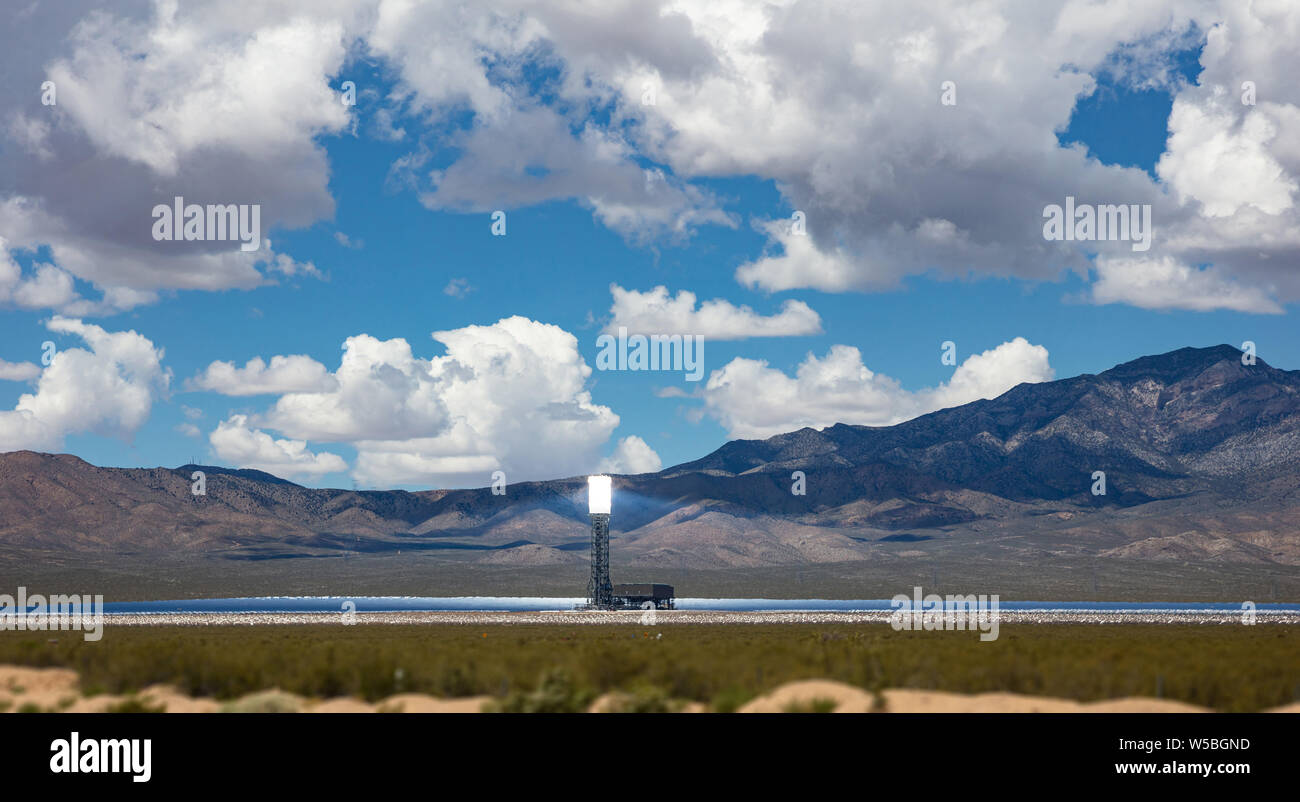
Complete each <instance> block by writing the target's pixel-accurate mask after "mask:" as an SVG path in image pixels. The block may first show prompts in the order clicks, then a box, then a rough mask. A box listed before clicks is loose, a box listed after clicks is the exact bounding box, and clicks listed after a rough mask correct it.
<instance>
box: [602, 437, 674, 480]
mask: <svg viewBox="0 0 1300 802" xmlns="http://www.w3.org/2000/svg"><path fill="white" fill-rule="evenodd" d="M663 466H664V464H663V461H662V460H661V459H659V455H658V454H657V453H655V450H654V449H653V448H651V447H650V446H649V444H647V443H646V441H644V440H642V439H641V438H640V437H637V436H636V435H629V436H628V437H624V438H623V439H622V440H619V441H618V446H616V447H615V448H614V453H613V454H610V455H609V456H608V457H606V458H605V459H603V460H601V461H600V465H599V466H598V467H597V470H598V471H600V472H602V473H626V474H636V473H654V472H655V471H658V470H659V469H660V468H662V467H663Z"/></svg>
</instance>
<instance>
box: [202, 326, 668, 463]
mask: <svg viewBox="0 0 1300 802" xmlns="http://www.w3.org/2000/svg"><path fill="white" fill-rule="evenodd" d="M432 337H433V339H434V340H435V341H436V342H438V343H440V344H441V345H442V346H443V348H444V349H445V354H444V355H443V356H433V357H428V358H422V357H417V356H416V355H415V354H414V353H413V352H412V348H411V345H410V344H409V343H408V342H406V340H404V339H401V338H394V339H391V340H379V339H377V338H375V337H371V336H369V335H365V334H359V335H356V336H353V337H349V338H348V339H347V340H346V341H345V342H344V345H343V357H342V360H341V362H340V365H339V367H338V369H337V370H336V371H334V373H333V374H329V375H330V378H331V379H332V382H333V385H332V387H331V388H330V389H328V390H321V391H315V392H288V393H284V394H282V395H280V396H279V398H277V399H276V401H275V402H274V403H273V404H272V405H271V406H270V408H269V409H267V410H266V411H264V412H262V413H260V414H256V415H249V416H248V417H247V419H246V420H245V421H243V422H242V423H240V424H239V426H238V427H235V426H233V425H232V426H231V427H228V428H230V429H232V430H233V429H236V428H238V429H241V430H244V429H247V430H250V431H252V430H254V429H256V430H259V431H260V430H266V431H274V432H278V433H280V434H282V435H284V436H286V437H288V438H289V439H290V440H291V441H301V442H303V443H308V442H312V443H317V442H319V443H347V444H350V445H352V446H353V447H355V448H356V450H357V459H356V463H355V466H354V468H353V471H352V475H353V477H354V478H356V479H358V480H360V481H363V482H365V483H367V484H376V485H393V484H414V485H437V486H483V485H486V484H488V483H489V482H490V481H491V474H492V472H493V471H496V470H503V471H505V472H506V475H507V476H508V477H509V481H511V482H515V481H524V480H528V479H542V478H552V477H555V476H564V475H575V474H580V473H585V472H588V471H590V470H592V469H593V468H594V467H595V466H596V465H597V464H598V463H599V462H600V459H601V457H600V451H601V450H602V448H603V447H604V445H605V444H606V443H607V442H608V440H609V438H610V435H611V434H612V433H613V431H614V429H615V428H616V427H617V426H618V422H619V418H618V416H617V415H616V414H614V412H613V411H612V410H611V409H609V408H608V407H605V406H601V405H598V404H595V403H594V402H593V401H592V399H591V394H590V392H589V391H588V390H587V388H586V383H587V380H588V379H589V377H590V376H591V368H590V367H589V366H588V365H587V364H586V363H585V362H584V361H583V359H582V357H581V355H580V354H579V352H578V342H577V339H576V338H575V337H574V336H573V335H572V334H570V333H568V332H566V331H564V330H563V329H561V328H559V327H558V326H553V325H549V324H545V323H539V322H537V321H534V320H530V319H528V318H524V317H518V316H516V317H509V318H505V319H502V320H500V321H498V322H496V323H494V324H492V325H488V326H466V327H464V328H460V329H453V330H449V331H439V332H434V333H433V335H432ZM271 364H272V366H274V364H275V360H274V359H272V363H271ZM232 420H233V418H232ZM239 434H240V436H241V438H242V439H241V442H242V441H245V440H249V439H250V438H251V437H252V436H251V435H248V434H244V433H243V432H242V431H241V432H239ZM268 436H269V435H268ZM257 439H258V441H259V442H260V443H261V446H259V453H261V452H262V451H264V450H265V441H264V440H261V438H257ZM640 445H641V446H644V443H641V444H640ZM615 454H616V458H618V459H621V460H622V461H623V462H622V464H627V465H628V466H630V467H631V468H636V469H642V468H645V467H646V466H647V465H649V464H650V460H651V456H652V455H653V452H652V451H650V450H649V448H648V447H644V448H642V447H639V446H638V445H637V444H636V443H624V444H620V446H619V447H618V448H616V450H615Z"/></svg>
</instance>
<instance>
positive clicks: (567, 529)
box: [0, 346, 1300, 567]
mask: <svg viewBox="0 0 1300 802" xmlns="http://www.w3.org/2000/svg"><path fill="white" fill-rule="evenodd" d="M194 470H203V471H204V472H205V473H206V474H207V480H206V485H207V487H206V490H207V492H206V495H204V496H194V495H192V494H191V492H190V484H191V482H190V474H191V472H192V471H194ZM796 471H800V472H803V475H804V484H805V486H806V493H805V494H803V495H799V494H796V493H794V492H792V487H793V486H794V484H795V477H794V474H795V472H796ZM1096 471H1102V472H1104V473H1105V481H1106V493H1105V495H1094V494H1093V493H1092V492H1091V491H1092V488H1093V486H1094V483H1095V481H1094V478H1093V477H1094V472H1096ZM615 485H616V488H617V489H616V492H615V502H614V516H613V521H612V527H613V531H614V537H615V541H614V557H615V560H616V561H622V562H623V563H629V564H636V563H642V564H657V565H675V566H681V567H708V566H713V567H717V566H762V565H798V564H806V563H818V562H840V561H849V560H855V559H906V557H907V556H908V555H910V554H924V553H931V552H935V551H942V550H948V551H949V552H951V553H960V552H961V550H962V549H968V550H971V552H972V553H975V552H977V551H978V552H979V553H989V552H991V551H997V550H1008V549H1009V550H1013V551H1015V552H1016V553H1018V554H1028V555H1039V556H1040V557H1041V556H1044V555H1051V554H1054V553H1055V554H1063V553H1071V554H1096V555H1102V556H1108V557H1120V558H1123V557H1140V558H1144V559H1151V558H1155V559H1171V560H1188V559H1198V560H1225V561H1236V562H1274V563H1281V564H1287V565H1300V492H1298V488H1300V371H1283V370H1278V369H1276V368H1273V367H1270V366H1269V365H1267V364H1266V363H1264V362H1263V361H1257V362H1256V363H1255V364H1253V365H1243V364H1242V361H1241V353H1240V352H1239V351H1238V350H1237V349H1235V348H1232V347H1230V346H1216V347H1213V348H1184V349H1180V350H1178V351H1173V352H1170V353H1167V354H1162V355H1158V356H1150V357H1143V358H1141V359H1137V360H1134V361H1132V362H1128V363H1125V364H1123V365H1119V366H1117V367H1115V368H1112V369H1111V370H1108V371H1105V372H1104V373H1101V374H1098V375H1084V376H1077V377H1074V378H1070V379H1064V380H1061V381H1054V382H1046V383H1042V384H1022V385H1020V386H1018V387H1015V388H1013V389H1011V390H1010V391H1008V392H1006V393H1004V394H1003V395H1001V396H999V397H997V398H995V399H992V400H988V401H978V402H975V403H972V404H966V405H964V406H960V407H955V408H952V409H946V410H941V411H939V412H934V413H931V414H929V415H924V416H922V417H919V418H916V419H914V420H911V421H907V422H905V423H901V424H898V425H896V426H889V427H867V426H852V425H846V424H838V425H835V426H831V427H828V428H826V429H824V430H821V431H817V430H813V429H801V430H799V431H796V432H790V433H788V434H783V435H778V436H776V437H772V438H769V439H767V440H738V441H732V442H729V443H727V444H725V445H724V446H722V447H721V448H719V449H718V450H716V451H714V452H713V453H711V454H709V455H707V456H705V457H703V458H701V459H699V460H696V461H694V462H690V463H686V464H683V465H677V466H674V467H671V468H667V469H665V470H663V471H660V472H658V473H654V474H642V475H638V476H620V477H616V479H615ZM585 513H586V489H585V481H584V479H583V478H582V477H576V478H571V479H563V480H555V481H545V482H528V483H520V484H515V485H511V486H509V487H508V489H507V492H506V494H505V495H500V496H498V495H493V494H492V493H491V492H490V490H488V489H474V490H450V491H448V490H439V491H427V492H416V493H411V492H405V491H350V490H317V489H310V488H304V487H301V486H299V485H296V484H293V483H291V482H286V481H284V480H282V479H278V478H276V477H273V476H270V475H268V474H264V473H260V472H257V471H248V470H229V469H224V468H219V467H212V466H191V465H185V466H181V467H179V468H176V469H168V468H154V469H119V468H99V467H95V466H92V465H90V464H88V463H86V462H84V461H82V460H80V459H77V458H76V457H72V456H69V455H50V454H38V453H33V452H13V453H9V454H3V455H0V545H3V546H8V547H20V548H40V549H57V550H73V551H76V550H88V551H111V552H115V553H128V552H129V553H137V552H138V553H149V552H154V551H159V550H165V551H172V552H174V551H198V552H209V553H212V552H216V553H222V554H225V555H227V556H230V557H236V558H249V559H254V558H270V557H295V556H310V555H318V554H331V553H338V552H340V551H342V552H367V551H390V550H391V551H396V550H406V549H409V550H420V551H427V550H432V551H439V552H441V553H445V554H446V555H447V556H448V557H449V558H450V557H455V558H457V559H476V560H480V561H484V562H488V563H494V564H500V565H538V564H546V563H557V564H558V563H567V562H573V561H574V560H576V559H582V558H583V557H584V556H585V553H584V552H585V548H586V538H587V522H586V514H585Z"/></svg>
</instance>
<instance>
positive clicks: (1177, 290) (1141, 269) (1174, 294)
mask: <svg viewBox="0 0 1300 802" xmlns="http://www.w3.org/2000/svg"><path fill="white" fill-rule="evenodd" d="M1091 299H1092V301H1093V302H1094V303H1098V304H1110V303H1127V304H1132V305H1133V306H1139V307H1142V308H1144V309H1169V308H1178V309H1193V310H1198V311H1209V310H1211V309H1232V310H1234V311H1237V312H1258V313H1263V314H1281V313H1282V311H1283V310H1282V307H1281V306H1279V305H1278V303H1277V302H1276V301H1274V300H1273V299H1272V298H1271V297H1270V296H1269V293H1268V291H1267V290H1266V289H1264V288H1261V287H1247V286H1242V285H1241V284H1239V283H1237V282H1235V281H1233V280H1232V279H1230V278H1228V277H1227V276H1225V275H1224V274H1223V271H1222V270H1219V269H1216V268H1214V267H1203V268H1195V267H1192V266H1191V265H1186V264H1183V263H1181V262H1179V261H1178V260H1177V259H1175V258H1174V257H1172V256H1163V257H1158V258H1155V259H1145V258H1133V257H1128V258H1125V257H1110V256H1101V257H1098V258H1097V280H1096V281H1095V282H1094V283H1093V284H1092V288H1091Z"/></svg>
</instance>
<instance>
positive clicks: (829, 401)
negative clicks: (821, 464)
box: [704, 337, 1054, 439]
mask: <svg viewBox="0 0 1300 802" xmlns="http://www.w3.org/2000/svg"><path fill="white" fill-rule="evenodd" d="M1053 375H1054V374H1053V371H1052V368H1051V366H1050V365H1049V364H1048V354H1047V349H1046V348H1044V347H1042V346H1040V345H1031V344H1030V343H1029V342H1027V341H1026V340H1025V339H1024V338H1021V337H1017V338H1015V339H1014V340H1011V341H1010V342H1005V343H1003V344H1001V345H999V346H997V347H996V348H993V349H991V350H988V351H985V352H983V353H981V354H974V355H972V356H970V357H968V358H967V359H966V360H965V361H964V362H963V363H962V364H961V365H959V366H958V367H957V369H956V370H954V371H953V374H952V377H951V378H950V379H949V380H948V381H947V382H946V383H944V384H941V385H939V386H938V387H935V388H930V389H926V390H920V391H917V392H911V391H908V390H905V389H904V388H903V387H902V385H900V384H899V383H898V381H897V380H895V379H892V378H890V377H889V376H885V375H883V374H879V373H874V372H872V371H871V370H869V369H868V368H867V367H866V365H864V364H863V363H862V354H861V352H859V351H858V349H857V348H854V347H852V346H848V345H834V346H831V349H830V351H829V352H827V354H826V356H824V357H820V358H819V357H817V356H815V355H814V354H808V356H807V357H805V359H804V361H803V362H801V363H800V364H799V366H798V368H796V370H795V375H794V376H793V377H791V376H788V375H786V374H785V373H783V372H782V371H780V370H778V369H776V368H772V367H770V366H769V365H768V364H767V362H765V361H761V360H754V359H744V358H736V359H733V360H732V361H731V362H729V363H728V364H727V365H725V366H724V367H722V368H721V369H720V370H716V371H714V372H713V373H712V374H711V375H710V376H709V381H708V384H707V385H706V386H705V389H704V400H705V404H706V409H707V411H708V414H710V415H712V416H713V417H715V418H716V419H717V420H718V421H719V422H720V423H721V424H722V425H723V426H724V427H726V429H727V431H728V433H729V434H730V436H732V437H738V438H745V439H757V438H764V437H771V436H772V435H776V434H781V433H782V432H789V431H793V430H796V429H800V428H803V427H805V426H810V427H813V428H816V429H821V428H825V427H827V426H831V425H833V424H836V423H849V424H859V425H869V426H887V425H891V424H895V423H899V422H902V421H905V420H909V419H911V418H914V417H916V416H918V415H923V414H925V413H927V412H933V411H935V410H938V409H944V408H947V407H953V406H959V405H961V404H966V403H969V402H971V401H976V400H979V399H981V398H993V397H996V396H998V395H1000V394H1002V393H1003V392H1006V391H1007V390H1009V389H1011V388H1012V387H1014V386H1015V385H1017V384H1020V383H1022V382H1041V381H1048V380H1050V379H1051V378H1052V377H1053Z"/></svg>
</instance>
